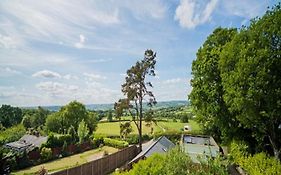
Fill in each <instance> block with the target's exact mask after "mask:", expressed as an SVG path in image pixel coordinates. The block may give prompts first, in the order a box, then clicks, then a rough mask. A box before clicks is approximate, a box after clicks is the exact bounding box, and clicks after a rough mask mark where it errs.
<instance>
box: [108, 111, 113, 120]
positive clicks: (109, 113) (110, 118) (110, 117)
mask: <svg viewBox="0 0 281 175" xmlns="http://www.w3.org/2000/svg"><path fill="white" fill-rule="evenodd" d="M107 121H109V122H112V111H111V110H109V111H108V113H107Z"/></svg>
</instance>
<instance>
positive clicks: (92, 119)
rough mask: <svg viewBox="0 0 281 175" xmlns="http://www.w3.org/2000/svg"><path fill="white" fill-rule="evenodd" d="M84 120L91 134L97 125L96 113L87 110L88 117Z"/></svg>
mask: <svg viewBox="0 0 281 175" xmlns="http://www.w3.org/2000/svg"><path fill="white" fill-rule="evenodd" d="M85 121H86V123H87V125H88V128H89V134H92V133H93V132H94V131H95V130H96V129H97V126H98V114H97V113H95V112H89V113H88V118H87V119H86V120H85Z"/></svg>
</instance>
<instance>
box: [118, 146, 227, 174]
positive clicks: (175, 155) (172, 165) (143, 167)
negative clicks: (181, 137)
mask: <svg viewBox="0 0 281 175" xmlns="http://www.w3.org/2000/svg"><path fill="white" fill-rule="evenodd" d="M148 172H149V174H163V175H164V174H167V175H172V174H192V175H204V174H206V175H207V174H210V175H211V174H219V175H227V174H228V173H227V166H226V165H225V164H224V163H223V162H222V161H221V159H219V158H217V159H215V160H212V159H210V160H208V161H204V162H202V163H200V164H194V163H193V162H192V160H191V158H190V157H189V156H188V155H187V154H185V153H184V152H182V151H181V150H180V148H179V147H176V148H174V149H172V150H170V151H169V152H168V153H167V154H153V155H151V156H150V157H148V158H147V159H145V160H140V161H139V162H138V163H137V164H134V165H133V169H131V170H130V171H129V172H122V173H118V172H117V173H115V174H119V175H120V174H122V175H143V174H148Z"/></svg>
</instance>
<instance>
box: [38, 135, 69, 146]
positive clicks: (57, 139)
mask: <svg viewBox="0 0 281 175" xmlns="http://www.w3.org/2000/svg"><path fill="white" fill-rule="evenodd" d="M64 142H66V143H67V144H71V143H72V142H73V141H72V136H71V135H69V134H63V135H59V134H57V135H54V133H50V134H49V136H48V139H47V142H46V143H45V144H42V147H47V148H56V147H62V146H63V144H64Z"/></svg>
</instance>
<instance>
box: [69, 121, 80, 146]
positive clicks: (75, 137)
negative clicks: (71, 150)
mask: <svg viewBox="0 0 281 175" xmlns="http://www.w3.org/2000/svg"><path fill="white" fill-rule="evenodd" d="M67 134H69V135H71V137H72V143H76V142H77V141H78V139H79V138H78V135H77V133H76V131H75V128H74V127H73V126H72V125H71V126H70V127H69V128H68V131H67Z"/></svg>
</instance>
